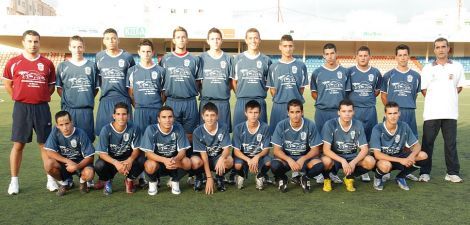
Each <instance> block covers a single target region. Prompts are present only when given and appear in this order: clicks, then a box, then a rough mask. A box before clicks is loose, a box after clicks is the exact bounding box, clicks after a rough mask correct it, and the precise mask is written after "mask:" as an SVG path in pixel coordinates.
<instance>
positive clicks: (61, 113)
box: [55, 110, 72, 123]
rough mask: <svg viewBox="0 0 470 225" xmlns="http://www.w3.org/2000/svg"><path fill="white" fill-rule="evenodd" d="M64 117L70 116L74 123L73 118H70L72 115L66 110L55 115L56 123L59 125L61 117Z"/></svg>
mask: <svg viewBox="0 0 470 225" xmlns="http://www.w3.org/2000/svg"><path fill="white" fill-rule="evenodd" d="M64 116H68V117H69V120H70V121H72V117H71V116H70V113H69V112H67V111H65V110H62V111H59V112H57V113H56V114H55V122H56V123H57V120H58V119H59V118H60V117H64Z"/></svg>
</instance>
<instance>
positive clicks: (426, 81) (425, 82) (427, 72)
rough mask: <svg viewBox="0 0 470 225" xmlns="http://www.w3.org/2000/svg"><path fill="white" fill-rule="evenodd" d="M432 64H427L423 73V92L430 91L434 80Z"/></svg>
mask: <svg viewBox="0 0 470 225" xmlns="http://www.w3.org/2000/svg"><path fill="white" fill-rule="evenodd" d="M431 69H432V64H426V65H425V66H424V68H423V70H422V71H421V90H426V89H428V86H429V83H430V82H431V78H432V72H431Z"/></svg>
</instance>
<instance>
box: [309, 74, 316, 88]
mask: <svg viewBox="0 0 470 225" xmlns="http://www.w3.org/2000/svg"><path fill="white" fill-rule="evenodd" d="M310 90H311V91H315V92H316V91H317V74H315V71H314V72H313V73H312V76H310Z"/></svg>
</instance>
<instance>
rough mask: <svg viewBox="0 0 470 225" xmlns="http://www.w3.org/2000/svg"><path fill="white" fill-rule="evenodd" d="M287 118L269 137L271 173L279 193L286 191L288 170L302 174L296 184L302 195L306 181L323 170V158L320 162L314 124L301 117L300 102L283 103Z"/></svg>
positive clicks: (296, 100) (318, 137)
mask: <svg viewBox="0 0 470 225" xmlns="http://www.w3.org/2000/svg"><path fill="white" fill-rule="evenodd" d="M287 110H288V116H289V118H287V119H284V120H282V121H280V122H279V123H278V124H277V126H276V129H275V130H274V134H273V136H272V138H271V143H272V144H273V149H274V160H272V162H271V171H272V172H273V174H274V177H275V178H276V180H278V181H279V183H278V184H279V190H280V191H281V192H286V191H287V176H286V172H288V171H289V170H292V171H296V172H303V173H305V175H302V177H301V179H300V185H301V187H302V189H303V191H304V192H309V191H310V180H309V178H313V177H315V176H317V175H319V174H321V173H322V172H323V170H324V163H323V161H322V160H323V159H320V145H321V144H322V140H321V137H320V133H319V132H318V131H317V127H316V126H315V124H314V123H313V122H312V121H310V120H308V119H306V118H303V115H304V109H303V105H302V102H301V101H300V100H298V99H292V100H290V101H289V103H287Z"/></svg>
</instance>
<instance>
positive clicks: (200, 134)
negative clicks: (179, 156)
mask: <svg viewBox="0 0 470 225" xmlns="http://www.w3.org/2000/svg"><path fill="white" fill-rule="evenodd" d="M229 146H230V133H229V131H228V129H227V127H226V126H224V125H221V124H217V130H216V131H215V133H214V134H211V133H209V132H208V131H207V130H206V128H205V127H204V124H202V125H200V126H198V127H197V128H196V129H195V130H194V132H193V151H194V152H207V155H208V156H209V157H216V156H219V155H220V154H222V151H223V150H224V148H226V147H229Z"/></svg>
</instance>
